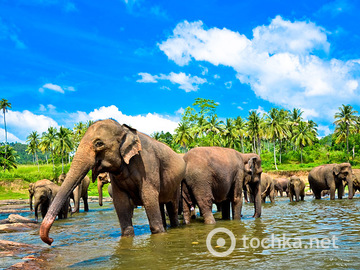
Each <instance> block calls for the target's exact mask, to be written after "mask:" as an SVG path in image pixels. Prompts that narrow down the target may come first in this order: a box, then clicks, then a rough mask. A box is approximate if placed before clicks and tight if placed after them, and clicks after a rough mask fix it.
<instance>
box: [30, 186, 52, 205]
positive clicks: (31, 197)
mask: <svg viewBox="0 0 360 270" xmlns="http://www.w3.org/2000/svg"><path fill="white" fill-rule="evenodd" d="M52 184H53V182H51V181H50V180H48V179H41V180H39V181H36V182H35V183H30V184H29V188H28V191H29V204H30V210H31V211H33V206H32V201H33V197H34V193H35V188H36V187H37V186H46V185H52Z"/></svg>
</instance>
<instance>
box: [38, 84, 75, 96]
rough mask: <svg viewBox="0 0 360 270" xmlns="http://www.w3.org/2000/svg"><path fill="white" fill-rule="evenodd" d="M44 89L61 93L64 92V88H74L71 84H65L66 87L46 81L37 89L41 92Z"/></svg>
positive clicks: (71, 89)
mask: <svg viewBox="0 0 360 270" xmlns="http://www.w3.org/2000/svg"><path fill="white" fill-rule="evenodd" d="M46 89H48V90H52V91H55V92H58V93H61V94H65V90H67V91H72V92H73V91H75V88H74V87H73V86H66V87H61V86H59V85H56V84H52V83H46V84H44V85H43V86H42V87H40V88H39V91H40V92H41V93H43V92H44V91H45V90H46Z"/></svg>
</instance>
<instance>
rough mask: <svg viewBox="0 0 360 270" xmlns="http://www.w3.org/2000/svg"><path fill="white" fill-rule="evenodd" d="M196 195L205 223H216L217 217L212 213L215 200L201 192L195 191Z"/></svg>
mask: <svg viewBox="0 0 360 270" xmlns="http://www.w3.org/2000/svg"><path fill="white" fill-rule="evenodd" d="M205 194H211V192H208V193H205ZM194 197H195V200H196V201H197V203H198V206H199V209H200V212H201V214H202V216H203V217H204V223H205V224H215V223H216V221H215V218H214V216H213V214H212V205H213V200H212V199H211V198H209V196H203V195H202V194H200V193H197V192H195V191H194Z"/></svg>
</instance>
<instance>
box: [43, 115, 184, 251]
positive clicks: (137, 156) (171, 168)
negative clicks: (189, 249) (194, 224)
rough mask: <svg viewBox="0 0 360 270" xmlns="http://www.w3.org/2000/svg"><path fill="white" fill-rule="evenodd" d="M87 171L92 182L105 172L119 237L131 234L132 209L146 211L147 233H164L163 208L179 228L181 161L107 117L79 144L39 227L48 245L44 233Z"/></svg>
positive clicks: (158, 143)
mask: <svg viewBox="0 0 360 270" xmlns="http://www.w3.org/2000/svg"><path fill="white" fill-rule="evenodd" d="M89 170H92V178H93V180H94V181H95V179H96V178H97V176H98V175H99V173H102V172H109V173H110V179H111V186H112V191H113V203H114V206H115V211H116V213H117V216H118V219H119V222H120V227H121V233H122V235H123V236H132V235H134V228H133V224H132V217H133V209H134V205H143V206H144V207H145V211H146V214H147V217H148V220H149V224H150V230H151V232H152V233H162V232H165V228H164V225H163V218H162V217H163V216H164V214H163V213H164V207H163V206H164V204H166V208H167V213H168V215H169V218H170V223H171V226H177V225H178V223H179V222H178V215H177V213H178V201H179V196H180V182H181V180H182V179H183V178H184V173H185V162H184V160H183V159H182V158H181V157H180V156H179V155H178V154H176V153H175V152H174V151H173V150H172V149H171V148H170V147H168V146H167V145H165V144H164V143H161V142H158V141H156V140H155V139H153V138H150V137H149V136H147V135H145V134H143V133H140V132H138V131H137V130H135V129H133V128H131V127H129V126H127V125H120V124H119V123H118V122H116V121H114V120H110V119H108V120H102V121H97V122H95V123H94V124H92V125H91V126H90V127H89V128H88V130H87V131H86V133H85V135H84V137H83V138H82V140H81V141H80V145H79V147H78V149H77V151H76V153H75V156H74V159H73V161H72V164H71V167H70V170H69V172H68V173H67V175H66V179H65V181H64V183H63V184H62V185H61V189H60V191H59V193H58V194H57V195H56V197H55V199H54V202H53V204H52V205H51V207H50V210H49V211H48V213H47V215H46V216H45V218H44V220H43V222H42V224H41V227H40V237H41V239H42V240H43V241H44V242H45V243H47V244H49V245H50V244H51V243H52V242H53V239H51V238H50V237H49V231H50V228H51V226H52V224H53V222H54V220H55V217H56V214H57V213H58V212H59V210H60V208H61V207H62V205H63V204H64V202H65V200H66V198H67V197H68V196H69V195H70V193H71V192H72V191H73V189H74V188H75V187H76V186H77V185H78V184H79V183H80V181H81V180H82V179H83V178H84V177H85V175H86V174H87V173H88V172H89Z"/></svg>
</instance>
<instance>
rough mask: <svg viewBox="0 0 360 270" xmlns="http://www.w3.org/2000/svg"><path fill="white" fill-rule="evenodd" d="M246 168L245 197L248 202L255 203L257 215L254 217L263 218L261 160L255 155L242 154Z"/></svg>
mask: <svg viewBox="0 0 360 270" xmlns="http://www.w3.org/2000/svg"><path fill="white" fill-rule="evenodd" d="M240 155H241V157H242V159H243V162H244V166H245V179H244V185H243V190H244V197H245V201H246V202H248V194H249V195H250V198H251V199H250V202H252V203H254V207H255V213H254V216H253V217H260V216H261V173H262V168H261V158H260V157H259V155H257V154H255V153H246V154H245V153H240Z"/></svg>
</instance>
